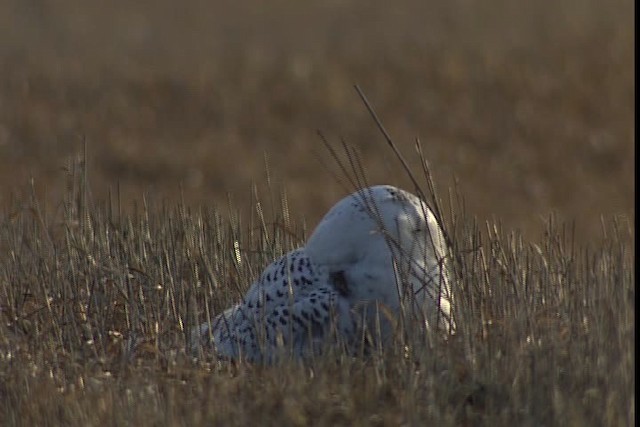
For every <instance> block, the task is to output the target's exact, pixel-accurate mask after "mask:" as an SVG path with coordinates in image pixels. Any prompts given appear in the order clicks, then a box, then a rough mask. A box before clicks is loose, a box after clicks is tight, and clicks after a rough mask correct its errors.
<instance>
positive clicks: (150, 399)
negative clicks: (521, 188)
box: [0, 165, 635, 426]
mask: <svg viewBox="0 0 640 427" xmlns="http://www.w3.org/2000/svg"><path fill="white" fill-rule="evenodd" d="M81 166H82V165H77V167H73V168H72V169H71V170H70V173H69V179H68V185H67V192H66V197H65V198H64V200H63V201H62V203H61V204H60V209H59V210H58V211H57V212H55V213H48V212H47V210H46V209H43V207H42V206H41V205H40V203H39V201H38V199H37V198H35V197H33V198H32V199H31V200H30V201H29V202H28V203H25V204H23V205H17V204H16V205H14V206H12V207H11V208H10V209H9V210H8V211H6V212H5V214H4V215H3V217H2V229H1V231H0V233H1V236H2V246H3V247H2V251H1V252H0V253H2V256H1V258H0V265H1V267H0V300H1V301H3V303H2V305H1V306H0V309H1V311H0V314H1V316H2V323H1V324H0V362H1V363H0V378H2V381H1V382H0V396H1V397H2V398H1V399H0V402H1V403H0V405H2V406H1V407H0V418H1V419H2V420H3V423H4V425H58V424H60V425H82V426H88V425H104V424H107V423H113V424H116V425H121V424H135V425H158V424H162V425H205V424H206V425H211V424H213V425H252V424H254V425H255V424H256V423H257V424H260V425H308V424H314V425H401V424H402V425H423V424H425V423H434V424H437V425H576V426H584V425H594V426H595V425H631V424H632V423H633V420H634V417H635V406H634V398H635V382H634V379H633V378H634V374H635V366H634V343H633V341H634V333H635V328H634V316H635V285H634V269H633V258H634V254H633V252H632V251H631V249H630V248H629V247H628V246H627V243H628V241H629V237H630V235H631V233H632V230H631V229H630V226H629V225H628V224H627V225H624V224H621V223H616V222H614V223H611V224H607V225H606V227H605V228H606V233H607V234H606V236H604V237H603V238H602V239H601V240H600V241H599V242H598V243H597V244H594V245H591V246H590V247H585V246H580V245H577V244H576V243H575V238H574V237H575V236H574V235H573V232H572V230H571V228H570V227H567V226H561V225H557V224H555V222H554V220H553V218H551V219H550V222H549V224H548V229H547V232H546V233H545V235H544V237H543V238H541V239H539V240H538V241H536V242H528V241H525V240H524V239H523V238H522V237H521V236H520V235H518V234H517V233H506V232H503V231H502V230H501V229H500V228H499V227H498V226H494V225H491V224H486V225H485V226H482V227H480V226H478V224H476V223H474V222H473V221H469V220H468V218H466V217H465V216H464V215H462V216H457V217H456V220H455V223H454V224H452V225H451V226H450V227H448V229H449V231H450V233H451V238H452V241H453V245H454V248H455V253H456V254H457V256H458V259H457V261H456V272H457V275H458V276H459V279H460V280H459V283H458V285H457V286H456V287H455V289H454V291H455V297H456V299H457V301H458V305H457V307H456V310H457V312H456V315H457V318H458V326H459V330H458V333H457V335H456V336H455V337H454V338H453V339H452V340H450V341H448V342H435V343H434V342H431V343H427V342H425V340H424V339H421V337H423V336H424V335H422V334H421V333H420V331H413V332H416V333H413V334H410V335H409V339H408V341H406V344H405V345H404V346H402V347H395V348H391V349H388V350H386V351H384V352H382V353H375V354H373V355H372V356H371V357H369V358H366V359H358V358H355V359H354V358H350V357H347V356H346V355H344V354H341V353H340V352H336V353H334V354H328V355H326V356H324V357H320V358H318V359H316V360H314V361H312V362H309V363H306V364H301V363H297V362H290V363H284V364H282V365H279V366H274V367H260V366H251V365H246V364H227V363H222V362H216V361H213V360H209V359H208V358H206V357H205V358H204V359H201V360H195V359H192V358H191V357H189V356H188V355H187V354H186V353H185V348H187V346H188V345H189V343H188V342H187V340H188V336H189V333H188V331H189V329H190V328H191V327H192V326H193V325H196V324H198V323H199V322H200V321H202V319H203V318H204V317H205V316H210V315H211V314H212V313H216V312H218V311H219V310H220V309H222V308H224V307H226V306H228V305H229V304H230V303H231V302H232V301H234V300H237V299H238V298H239V296H240V295H241V293H242V292H243V291H244V290H245V289H246V288H247V286H248V285H249V284H250V280H251V278H253V277H255V276H256V275H257V273H258V272H259V271H260V269H261V268H262V267H263V266H264V265H265V264H266V263H267V262H268V261H270V260H271V259H273V258H274V257H275V256H277V255H279V254H281V253H282V252H284V251H287V250H289V249H292V248H293V247H295V246H296V245H297V244H299V243H300V242H302V241H303V240H304V237H305V234H306V230H304V229H303V228H301V227H299V226H297V225H296V222H295V219H292V218H290V215H289V213H288V212H287V210H286V209H287V208H286V203H283V204H280V203H278V204H277V205H274V206H270V202H266V203H265V204H260V206H262V207H263V209H262V210H261V212H266V213H265V214H264V215H263V216H255V217H253V218H250V219H249V220H248V222H243V221H241V220H240V216H238V215H233V214H232V215H231V218H233V219H231V220H228V219H223V218H225V217H226V216H223V215H222V213H221V212H220V211H219V210H216V209H200V210H190V209H188V208H187V207H185V206H184V205H182V204H172V203H167V202H163V201H158V200H153V199H152V198H150V197H147V198H145V199H144V200H143V201H142V203H141V205H139V206H138V207H137V208H136V209H134V211H133V212H132V213H126V212H119V210H118V203H117V198H116V197H114V198H113V199H111V200H106V201H101V202H96V201H94V200H93V198H92V197H91V193H90V191H89V190H90V189H89V188H88V185H87V181H86V179H85V173H84V171H83V168H82V167H81ZM274 199H275V198H274ZM230 212H231V213H233V212H235V211H234V208H233V207H231V206H230ZM269 212H273V215H271V214H269ZM410 332H411V331H410Z"/></svg>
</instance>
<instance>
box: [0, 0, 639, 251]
mask: <svg viewBox="0 0 640 427" xmlns="http://www.w3.org/2000/svg"><path fill="white" fill-rule="evenodd" d="M174 3H175V2H173V1H170V0H156V1H153V2H145V1H137V2H135V3H132V2H124V1H118V2H115V3H110V4H109V5H108V6H107V5H106V4H104V5H103V4H102V3H101V2H98V1H89V2H87V1H76V0H62V1H57V2H56V3H55V5H53V4H50V3H49V2H46V1H43V2H24V1H21V0H5V1H2V2H0V75H2V79H0V180H1V181H2V182H3V183H5V185H3V186H2V188H1V189H0V200H4V201H9V200H10V196H11V194H12V192H14V191H15V188H16V187H21V186H23V185H24V183H25V182H26V181H27V180H28V179H29V178H30V177H31V176H33V177H34V178H35V186H36V191H38V193H39V194H42V195H43V196H44V195H45V194H50V195H51V196H52V197H51V200H58V199H59V198H60V197H61V195H60V194H59V193H57V194H56V193H55V192H56V191H57V189H58V188H60V187H57V186H52V185H50V184H51V182H60V181H62V180H63V178H62V176H61V175H62V173H61V172H60V168H61V167H62V166H64V165H65V164H66V162H67V159H68V158H69V157H70V156H73V155H75V154H76V153H78V152H80V151H81V147H82V141H83V137H84V138H86V140H87V141H88V143H89V161H90V164H91V171H92V182H93V190H94V192H96V193H97V194H101V195H105V194H106V192H107V191H108V188H109V187H112V188H115V186H116V184H117V182H120V183H121V192H122V196H123V198H124V199H126V200H127V201H130V200H135V199H138V198H139V197H140V194H141V193H142V192H143V191H158V192H159V193H160V194H162V195H163V196H166V197H167V198H168V199H171V200H181V199H182V197H184V200H185V201H186V202H187V204H189V205H191V206H198V205H201V204H212V205H218V206H225V205H226V202H227V192H230V193H232V195H233V197H234V200H235V201H236V205H237V206H238V208H239V209H240V210H241V211H242V212H243V213H244V214H248V211H249V210H251V209H253V208H252V207H251V203H250V194H251V191H250V188H251V186H252V184H253V183H258V185H259V189H260V191H265V190H266V188H265V186H264V185H263V182H264V179H265V162H264V156H265V154H266V155H267V156H268V162H269V166H270V171H271V174H272V180H273V184H274V185H276V186H281V187H284V188H286V190H287V192H288V194H289V195H290V197H289V201H290V203H291V209H292V212H294V213H295V215H296V216H300V217H302V216H305V217H306V218H307V220H308V222H309V223H310V224H315V222H316V221H317V220H318V219H319V218H320V216H321V215H323V213H324V212H325V210H326V209H327V208H328V207H329V206H331V204H333V202H334V201H335V200H337V199H338V198H339V197H340V196H341V195H343V194H344V189H343V187H341V186H340V185H339V184H338V183H337V182H336V181H335V180H333V179H332V178H331V175H330V174H329V173H328V172H327V171H326V169H325V168H324V167H323V166H322V163H321V162H319V161H318V159H319V158H320V159H322V160H324V161H325V163H326V160H327V159H326V157H323V152H322V150H318V149H317V147H318V146H319V145H320V140H319V138H318V137H317V135H316V129H320V130H322V131H323V132H325V133H326V134H327V135H328V137H329V139H331V140H332V141H339V139H340V138H344V139H346V140H347V141H348V142H349V143H350V144H352V145H354V146H356V147H358V148H359V149H360V150H361V151H362V156H363V162H364V164H365V166H366V168H367V172H368V174H369V177H370V180H371V182H373V183H383V182H391V183H394V184H399V185H401V186H406V185H407V182H406V181H405V177H404V176H402V174H398V173H397V169H396V168H395V165H394V164H393V162H392V161H391V159H390V157H389V153H388V152H387V151H386V150H385V148H384V144H383V143H382V140H381V138H380V135H379V133H377V131H376V130H375V129H374V128H373V127H372V126H371V121H370V119H369V117H368V115H367V113H366V111H365V110H364V108H362V105H361V103H360V102H359V100H358V98H357V96H356V94H355V92H354V90H353V87H352V85H353V84H355V83H357V84H359V85H360V86H361V87H362V88H363V89H364V91H365V92H366V93H367V95H368V97H369V98H370V99H371V101H372V102H373V103H374V105H375V106H376V107H377V109H378V111H379V113H380V116H381V118H382V119H383V120H384V123H385V124H386V126H387V128H388V129H389V131H390V132H391V134H392V135H393V136H394V138H395V140H396V141H397V144H398V145H400V146H401V147H402V148H403V151H405V152H406V153H408V154H410V153H412V151H413V149H412V146H413V143H414V140H415V138H416V137H419V138H420V139H421V140H422V142H423V144H424V146H425V148H426V150H427V152H428V153H429V158H430V160H431V163H432V169H433V173H434V176H435V180H436V183H437V184H438V187H439V188H450V187H453V186H454V185H456V184H455V180H454V177H456V178H457V179H458V184H457V185H458V186H459V188H460V190H461V192H462V193H463V194H464V195H465V200H466V203H467V206H468V208H469V211H470V212H472V213H473V214H474V215H476V216H478V218H479V219H480V220H487V219H489V220H495V219H498V218H499V219H500V221H502V222H503V223H504V224H505V225H506V226H508V227H509V228H514V229H519V230H521V231H522V232H523V233H524V235H525V236H527V237H530V238H535V237H536V236H538V235H539V234H540V233H541V232H542V231H543V229H544V218H546V217H547V216H548V215H549V213H550V212H552V211H555V212H556V214H557V215H558V216H559V218H562V219H564V220H575V221H576V229H577V231H578V232H577V238H578V239H579V240H581V241H584V242H588V241H589V240H590V239H591V238H595V237H597V236H599V234H600V215H602V214H604V215H607V216H611V215H618V214H626V215H630V214H631V213H632V212H633V206H634V203H633V191H634V180H633V170H634V161H633V159H634V150H635V149H634V143H633V141H634V116H633V112H634V90H635V86H634V79H633V75H634V56H635V55H634V42H633V40H634V37H633V30H634V25H633V16H634V15H633V11H634V3H633V1H631V0H612V1H607V2H605V1H595V0H561V1H552V0H543V1H537V2H530V3H527V4H515V3H513V2H511V1H508V0H491V1H485V2H472V1H468V0H458V1H449V2H437V1H427V2H424V1H418V0H401V1H400V2H396V3H395V4H394V6H393V8H391V7H389V6H388V3H387V2H385V1H382V0H374V1H366V2H362V1H357V0H346V1H340V2H323V3H322V4H318V5H309V4H297V3H295V2H291V1H285V0H281V1H277V2H275V3H274V2H270V3H269V4H263V3H262V2H257V1H249V2H245V3H243V5H230V4H226V3H221V4H218V2H203V1H197V0H193V1H188V2H183V3H182V4H181V6H180V7H179V8H176V7H175V4H174ZM318 151H319V152H320V154H316V153H317V152H318ZM407 157H408V158H409V161H410V162H411V163H412V165H413V166H417V160H416V159H415V156H411V155H408V156H407ZM231 165H234V166H231ZM318 183H321V184H322V185H318ZM309 188H314V191H309ZM220 210H222V209H220Z"/></svg>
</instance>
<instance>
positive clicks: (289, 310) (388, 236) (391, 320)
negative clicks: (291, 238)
mask: <svg viewBox="0 0 640 427" xmlns="http://www.w3.org/2000/svg"><path fill="white" fill-rule="evenodd" d="M447 254H448V251H447V246H446V243H445V240H444V236H443V233H442V230H441V228H440V226H439V225H438V222H437V220H436V218H435V216H434V215H433V213H432V211H431V210H430V209H429V208H428V206H427V205H426V203H424V202H423V201H421V200H420V199H419V198H418V197H416V196H414V195H413V194H411V193H408V192H406V191H404V190H401V189H398V188H395V187H392V186H389V185H378V186H373V187H368V188H364V189H361V190H359V191H357V192H355V193H353V194H351V195H349V196H347V197H345V198H344V199H342V200H340V201H339V202H338V203H337V204H336V205H335V206H334V207H333V208H331V210H330V211H329V212H328V213H327V214H326V215H325V217H324V218H323V219H322V220H321V221H320V223H319V224H318V226H317V227H316V229H315V230H314V231H313V233H312V234H311V236H310V237H309V239H308V240H307V242H306V244H305V246H304V247H301V248H298V249H295V250H293V251H291V252H289V253H287V254H285V255H284V256H282V257H281V258H280V259H278V260H276V261H274V262H273V263H272V264H270V265H269V266H267V267H266V268H265V270H264V271H263V272H262V274H261V275H260V277H259V278H258V279H257V281H256V282H255V283H254V284H253V285H252V286H251V287H250V288H249V290H248V292H247V294H246V295H245V297H244V298H243V300H242V301H241V302H240V303H239V304H237V305H235V306H233V307H231V308H229V309H227V310H225V311H224V312H223V313H222V314H220V315H218V316H217V317H216V318H214V319H213V321H211V322H206V323H204V324H202V325H201V326H199V327H197V328H196V330H195V331H194V334H193V338H194V339H193V341H192V342H193V343H194V350H197V348H198V347H197V346H198V345H200V344H204V345H205V346H211V347H213V348H214V351H215V352H216V354H217V355H218V356H219V357H222V358H225V359H244V360H248V361H252V362H267V363H268V362H271V361H274V360H276V359H277V358H278V357H279V356H282V355H293V356H295V357H304V356H305V355H309V354H316V353H317V352H318V351H320V350H321V349H322V348H323V346H326V345H327V344H331V343H333V344H335V343H341V344H344V345H345V346H346V347H347V348H351V349H353V348H355V347H356V346H357V345H358V343H359V342H361V341H362V337H363V336H368V337H374V338H373V340H374V341H376V340H381V341H382V342H386V341H387V340H389V338H390V337H391V336H392V334H393V332H394V325H395V324H397V320H399V319H400V318H401V317H402V318H403V319H404V320H405V321H419V322H422V323H423V324H424V325H425V326H426V327H427V330H434V329H436V328H437V329H438V330H442V331H444V332H445V333H451V332H453V329H454V327H455V326H454V322H453V319H452V318H451V304H452V302H453V301H452V297H451V289H450V281H451V278H450V277H449V270H448V268H447V265H448V259H447ZM403 315H404V316H403ZM210 328H211V329H210Z"/></svg>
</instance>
